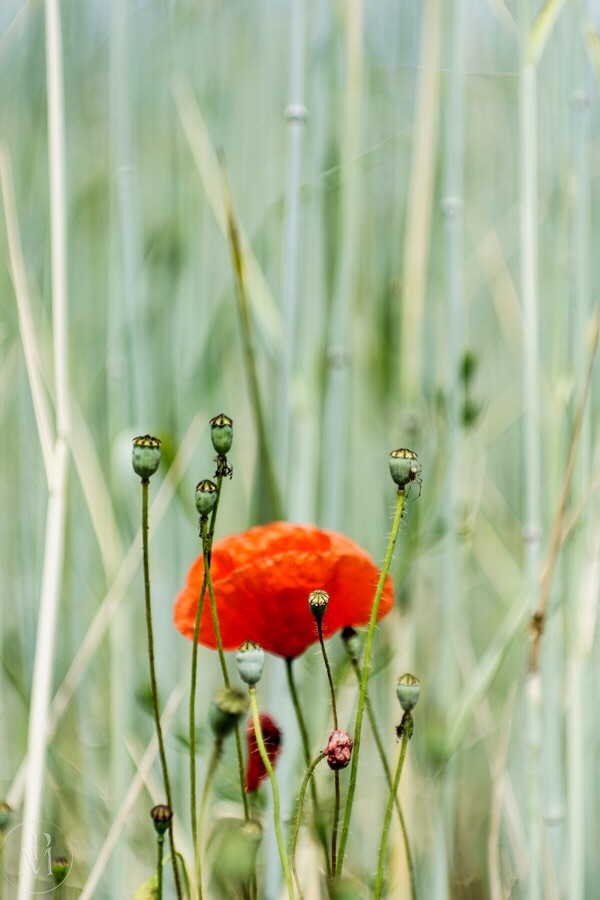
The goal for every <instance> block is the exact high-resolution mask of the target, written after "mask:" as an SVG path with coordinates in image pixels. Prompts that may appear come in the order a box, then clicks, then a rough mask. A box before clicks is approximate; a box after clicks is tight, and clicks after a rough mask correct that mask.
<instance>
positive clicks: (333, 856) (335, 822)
mask: <svg viewBox="0 0 600 900" xmlns="http://www.w3.org/2000/svg"><path fill="white" fill-rule="evenodd" d="M317 631H318V633H319V644H320V645H321V653H322V654H323V661H324V662H325V669H326V671H327V678H328V680H329V690H330V692H331V709H332V712H333V727H334V729H335V730H336V731H337V730H338V716H337V705H336V702H335V688H334V686H333V676H332V674H331V666H330V665H329V658H328V656H327V650H326V649H325V641H324V640H323V620H322V619H321V618H320V617H317ZM334 776H335V778H334V781H335V805H334V808H333V827H332V829H331V872H332V875H333V880H334V881H335V878H336V871H335V869H336V855H337V835H338V825H339V821H340V773H339V772H338V771H337V769H336V770H335V772H334Z"/></svg>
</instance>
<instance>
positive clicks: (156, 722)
mask: <svg viewBox="0 0 600 900" xmlns="http://www.w3.org/2000/svg"><path fill="white" fill-rule="evenodd" d="M148 484H149V482H148V480H147V479H144V478H142V555H143V560H144V595H145V600H146V630H147V633H148V664H149V667H150V685H151V690H152V709H153V711H154V726H155V728H156V737H157V740H158V753H159V756H160V764H161V768H162V774H163V782H164V786H165V794H166V795H167V806H168V807H169V808H170V809H173V801H172V797H171V782H170V780H169V770H168V768H167V755H166V753H165V743H164V739H163V733H162V726H161V724H160V713H159V709H158V686H157V683H156V666H155V662H154V633H153V629H152V603H151V599H150V562H149V555H148ZM169 843H170V845H171V858H172V860H173V875H174V877H175V890H176V892H177V897H178V900H182V897H183V894H182V892H181V881H180V878H179V866H178V865H177V855H176V851H175V838H174V835H173V819H171V821H170V822H169Z"/></svg>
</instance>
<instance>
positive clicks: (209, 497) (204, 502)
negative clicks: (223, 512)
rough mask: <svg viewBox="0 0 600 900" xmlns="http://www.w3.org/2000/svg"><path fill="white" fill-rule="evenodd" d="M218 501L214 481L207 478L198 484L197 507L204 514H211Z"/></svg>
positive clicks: (204, 516) (203, 516) (204, 515)
mask: <svg viewBox="0 0 600 900" xmlns="http://www.w3.org/2000/svg"><path fill="white" fill-rule="evenodd" d="M216 502H217V486H216V484H215V483H214V481H209V480H208V478H205V479H204V480H203V481H200V482H199V483H198V484H197V485H196V509H197V510H198V512H199V513H200V515H201V516H202V518H203V519H204V518H206V516H208V515H210V513H211V512H212V511H213V509H214V508H215V503H216Z"/></svg>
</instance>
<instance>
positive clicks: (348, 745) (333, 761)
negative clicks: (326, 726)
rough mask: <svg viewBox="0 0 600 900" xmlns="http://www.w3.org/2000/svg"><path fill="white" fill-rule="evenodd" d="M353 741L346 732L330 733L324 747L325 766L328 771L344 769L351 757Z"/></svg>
mask: <svg viewBox="0 0 600 900" xmlns="http://www.w3.org/2000/svg"><path fill="white" fill-rule="evenodd" d="M353 744H354V741H353V740H352V738H351V737H350V735H349V734H348V733H347V732H346V731H332V732H331V734H330V735H329V743H328V744H327V746H326V747H325V753H326V754H327V765H328V766H329V768H330V769H334V770H337V769H345V768H346V766H347V765H348V763H349V762H350V757H351V756H352V747H353Z"/></svg>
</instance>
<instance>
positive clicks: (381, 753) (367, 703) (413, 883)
mask: <svg viewBox="0 0 600 900" xmlns="http://www.w3.org/2000/svg"><path fill="white" fill-rule="evenodd" d="M352 668H353V669H354V672H355V674H356V677H357V679H358V682H359V684H360V679H361V671H360V666H359V664H358V660H357V659H352ZM365 706H366V710H367V716H368V718H369V723H370V725H371V731H372V732H373V738H374V739H375V745H376V747H377V752H378V753H379V758H380V760H381V765H382V766H383V771H384V772H385V779H386V781H387V785H388V788H389V789H390V790H391V789H392V773H391V770H390V767H389V765H388V761H387V758H386V755H385V750H384V747H383V741H382V740H381V734H380V732H379V727H378V725H377V720H376V719H375V713H374V712H373V707H372V706H371V701H370V700H369V694H368V693H367V695H366V698H365ZM394 804H395V806H396V812H397V813H398V819H399V821H400V828H401V829H402V838H403V840H404V850H405V853H406V868H407V869H408V878H409V881H410V896H411V900H417V885H416V881H415V868H414V865H413V859H412V853H411V851H410V844H409V841H408V830H407V828H406V822H405V821H404V814H403V813H402V806H401V805H400V801H399V800H398V797H397V795H396V793H394Z"/></svg>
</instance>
